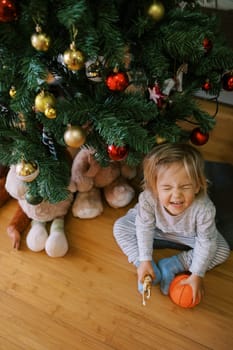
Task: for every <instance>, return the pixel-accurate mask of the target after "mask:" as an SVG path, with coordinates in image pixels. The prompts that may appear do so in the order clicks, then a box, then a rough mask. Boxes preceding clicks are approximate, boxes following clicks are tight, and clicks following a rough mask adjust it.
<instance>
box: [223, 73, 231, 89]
mask: <svg viewBox="0 0 233 350" xmlns="http://www.w3.org/2000/svg"><path fill="white" fill-rule="evenodd" d="M222 87H223V89H224V90H226V91H233V71H232V72H228V73H226V74H224V75H223V77H222Z"/></svg>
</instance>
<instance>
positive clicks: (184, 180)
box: [157, 163, 200, 215]
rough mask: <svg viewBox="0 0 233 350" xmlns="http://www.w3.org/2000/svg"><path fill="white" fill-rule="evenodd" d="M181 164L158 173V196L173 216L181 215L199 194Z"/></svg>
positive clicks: (197, 188)
mask: <svg viewBox="0 0 233 350" xmlns="http://www.w3.org/2000/svg"><path fill="white" fill-rule="evenodd" d="M199 190H200V186H198V185H196V184H195V183H194V182H193V180H192V179H191V178H190V177H189V175H188V174H187V172H186V170H185V168H184V167H183V166H182V165H181V164H180V163H172V164H171V165H169V166H168V167H166V168H162V169H160V170H159V171H158V176H157V195H158V198H159V201H160V203H161V204H162V205H163V207H164V208H165V209H166V210H167V211H168V212H169V213H170V214H171V215H179V214H181V213H183V211H185V209H187V208H188V207H189V206H190V205H191V204H192V202H193V201H194V199H195V195H196V194H197V193H198V192H199Z"/></svg>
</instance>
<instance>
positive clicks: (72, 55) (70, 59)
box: [63, 43, 85, 71]
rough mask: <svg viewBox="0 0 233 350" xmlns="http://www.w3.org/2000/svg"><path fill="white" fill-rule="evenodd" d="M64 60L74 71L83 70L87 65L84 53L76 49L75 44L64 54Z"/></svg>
mask: <svg viewBox="0 0 233 350" xmlns="http://www.w3.org/2000/svg"><path fill="white" fill-rule="evenodd" d="M63 60H64V63H65V64H66V65H67V67H68V68H69V69H70V70H74V71H76V70H80V69H82V68H83V66H84V63H85V58H84V55H83V53H82V52H81V51H79V50H77V49H76V47H75V44H74V43H72V44H71V45H70V48H69V49H67V50H66V51H65V52H64V54H63Z"/></svg>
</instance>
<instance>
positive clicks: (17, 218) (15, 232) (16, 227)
mask: <svg viewBox="0 0 233 350" xmlns="http://www.w3.org/2000/svg"><path fill="white" fill-rule="evenodd" d="M29 223H30V219H29V218H28V216H27V215H26V214H25V213H24V211H23V210H22V209H21V207H20V205H19V204H18V207H17V209H16V212H15V215H14V216H13V218H12V219H11V221H10V223H9V225H8V227H7V233H8V236H9V237H10V239H11V241H12V247H13V248H15V249H19V247H20V241H21V233H22V232H23V231H24V230H26V228H27V226H28V225H29Z"/></svg>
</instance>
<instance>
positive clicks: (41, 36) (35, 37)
mask: <svg viewBox="0 0 233 350" xmlns="http://www.w3.org/2000/svg"><path fill="white" fill-rule="evenodd" d="M50 42H51V39H50V37H49V36H48V35H47V34H45V33H34V34H32V36H31V43H32V46H33V47H34V48H35V49H36V50H37V51H48V49H49V47H50Z"/></svg>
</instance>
